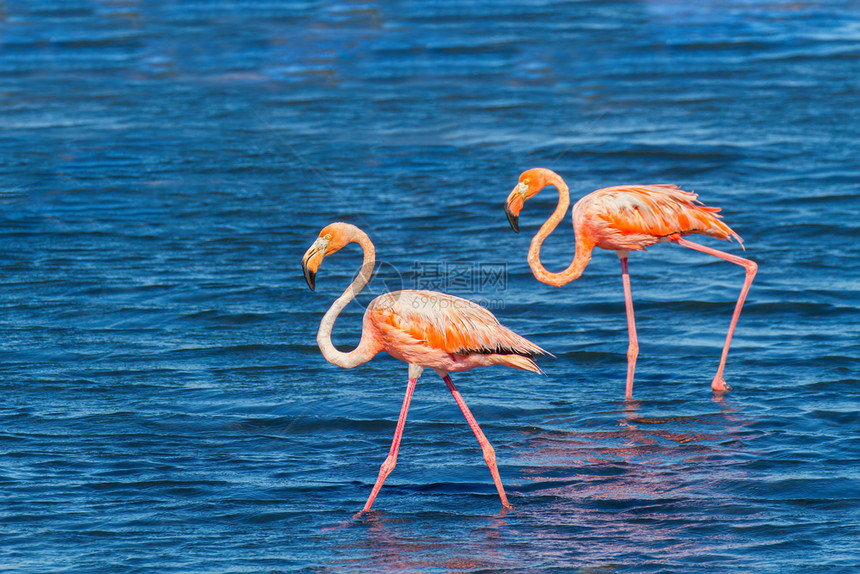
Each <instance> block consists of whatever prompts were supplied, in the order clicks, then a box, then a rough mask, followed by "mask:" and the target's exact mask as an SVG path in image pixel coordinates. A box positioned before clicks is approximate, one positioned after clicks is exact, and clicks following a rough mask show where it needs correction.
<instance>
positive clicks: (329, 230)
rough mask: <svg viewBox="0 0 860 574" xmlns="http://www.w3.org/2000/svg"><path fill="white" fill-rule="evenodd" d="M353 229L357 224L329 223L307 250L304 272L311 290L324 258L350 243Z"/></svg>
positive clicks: (304, 258) (303, 258)
mask: <svg viewBox="0 0 860 574" xmlns="http://www.w3.org/2000/svg"><path fill="white" fill-rule="evenodd" d="M353 229H355V226H353V225H350V224H348V223H332V224H331V225H327V226H326V227H324V228H323V230H322V231H320V234H319V237H317V239H316V241H314V243H313V245H311V246H310V248H308V250H307V251H306V252H305V256H304V257H302V272H303V273H304V274H305V281H307V282H308V287H310V288H311V291H313V290H314V288H315V287H316V276H317V270H319V267H320V264H321V263H322V260H323V259H325V258H326V257H328V256H329V255H331V254H332V253H335V252H336V251H339V250H340V249H342V248H343V246H344V245H346V244H347V243H349V242H350V240H351V238H352V233H351V231H352V230H353Z"/></svg>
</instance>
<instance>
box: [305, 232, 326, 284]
mask: <svg viewBox="0 0 860 574" xmlns="http://www.w3.org/2000/svg"><path fill="white" fill-rule="evenodd" d="M323 257H325V245H324V244H323V243H322V241H321V240H320V239H317V240H316V242H314V244H313V245H311V247H310V249H308V250H307V251H306V252H305V256H304V257H302V273H304V274H305V281H307V282H308V287H310V288H311V291H313V290H314V289H315V288H316V278H317V270H318V269H319V267H320V263H322V260H323Z"/></svg>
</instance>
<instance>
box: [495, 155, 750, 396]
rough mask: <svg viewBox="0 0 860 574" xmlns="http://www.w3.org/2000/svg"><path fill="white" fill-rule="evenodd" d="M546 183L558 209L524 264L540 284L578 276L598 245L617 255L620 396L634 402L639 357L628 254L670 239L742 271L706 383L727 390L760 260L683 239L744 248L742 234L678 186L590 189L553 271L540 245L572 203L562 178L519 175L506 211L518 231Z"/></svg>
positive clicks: (533, 172)
mask: <svg viewBox="0 0 860 574" xmlns="http://www.w3.org/2000/svg"><path fill="white" fill-rule="evenodd" d="M548 185H552V186H554V187H555V188H556V189H557V190H558V196H559V198H558V206H556V208H555V211H554V212H553V213H552V215H551V216H550V218H549V219H548V220H547V221H546V223H544V224H543V226H541V228H540V230H539V231H538V232H537V235H535V236H534V238H533V239H532V242H531V247H529V255H528V262H529V267H531V269H532V272H533V273H534V276H535V277H536V278H537V280H538V281H541V282H543V283H546V284H548V285H554V286H556V287H561V286H562V285H566V284H568V283H570V282H571V281H574V280H575V279H578V278H579V276H580V275H582V272H583V271H584V270H585V266H586V265H588V262H589V261H590V260H591V252H592V250H593V249H594V248H595V247H600V248H601V249H608V250H613V251H615V252H616V253H617V254H618V257H619V259H620V260H621V281H622V283H623V287H624V299H625V304H626V307H627V331H628V336H629V339H630V344H629V346H628V348H627V386H626V393H625V398H626V400H628V401H630V400H632V399H633V372H634V370H635V368H636V357H637V356H638V354H639V343H638V341H637V339H636V321H635V319H634V316H633V298H632V295H631V291H630V275H629V273H628V268H627V257H628V255H629V253H630V252H631V251H644V250H645V248H646V247H648V246H650V245H654V244H655V243H659V242H671V243H675V244H677V245H681V246H683V247H687V248H688V249H694V250H696V251H701V252H702V253H708V254H710V255H713V256H715V257H719V258H720V259H725V260H726V261H730V262H731V263H734V264H736V265H740V266H742V267H743V268H744V269H745V270H746V278H745V279H744V285H743V288H742V289H741V294H740V297H738V302H737V305H736V306H735V311H734V315H733V316H732V322H731V325H730V326H729V332H728V335H727V336H726V343H725V346H724V347H723V355H722V358H721V359H720V366H719V368H718V369H717V374H716V376H714V379H713V381H712V382H711V389H713V391H714V392H716V393H718V394H721V393H724V392H726V391H729V390H731V387H729V385H727V384H726V381H725V380H724V378H723V371H724V369H725V366H726V357H727V356H728V354H729V345H730V344H731V342H732V335H733V334H734V331H735V325H737V322H738V317H739V316H740V314H741V308H742V307H743V305H744V300H745V299H746V296H747V292H748V291H749V288H750V285H751V284H752V281H753V278H754V277H755V274H756V270H757V269H758V265H757V264H756V263H755V262H754V261H751V260H749V259H744V258H742V257H737V256H735V255H731V254H729V253H725V252H723V251H718V250H716V249H711V248H710V247H706V246H704V245H700V244H698V243H694V242H692V241H687V240H686V239H683V236H684V235H690V234H694V233H695V234H699V235H707V236H709V237H716V238H717V239H723V240H731V239H735V240H737V242H738V243H740V244H741V247H743V241H742V240H741V238H740V236H739V235H738V234H737V233H735V232H734V231H733V230H732V229H731V228H730V227H729V226H728V225H726V224H725V223H723V222H722V221H721V218H720V216H719V215H717V212H719V211H720V209H719V208H718V207H708V206H706V205H703V204H701V202H699V201H697V200H696V198H697V197H698V196H697V195H696V194H695V193H692V192H689V191H684V190H682V189H680V188H678V187H677V186H675V185H666V184H660V185H622V186H617V187H607V188H605V189H599V190H597V191H594V192H592V193H589V194H588V195H586V196H585V197H583V198H582V199H580V200H579V201H578V202H576V205H574V206H573V230H574V233H575V237H576V251H575V254H574V257H573V261H572V262H571V263H570V265H569V266H568V268H567V269H565V270H564V271H562V272H560V273H551V272H549V271H547V270H546V268H544V266H543V264H541V261H540V248H541V245H542V244H543V242H544V240H545V239H546V238H547V237H548V236H549V234H550V233H552V232H553V230H554V229H555V228H556V227H557V226H558V224H559V223H560V222H561V220H562V219H564V214H565V212H566V211H567V207H568V206H569V205H570V193H569V191H568V187H567V184H565V182H564V180H563V179H562V178H561V176H559V175H558V174H557V173H555V172H554V171H552V170H549V169H544V168H534V169H530V170H527V171H524V172H523V173H522V174H521V175H520V179H519V183H518V184H517V186H516V187H515V188H514V190H513V191H512V192H511V193H510V195H508V199H507V201H506V202H505V213H506V214H507V216H508V221H509V222H510V224H511V227H512V228H513V230H514V231H515V232H517V233H519V214H520V210H521V209H522V207H523V204H524V203H525V202H526V201H527V200H528V199H530V198H532V197H534V196H535V195H537V193H538V192H539V191H541V190H542V189H543V188H544V187H546V186H548Z"/></svg>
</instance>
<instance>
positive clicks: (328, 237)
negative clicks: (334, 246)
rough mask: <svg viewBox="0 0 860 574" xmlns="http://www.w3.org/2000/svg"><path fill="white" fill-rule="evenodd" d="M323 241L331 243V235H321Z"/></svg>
mask: <svg viewBox="0 0 860 574" xmlns="http://www.w3.org/2000/svg"><path fill="white" fill-rule="evenodd" d="M323 239H325V240H326V241H331V233H326V234H325V235H323Z"/></svg>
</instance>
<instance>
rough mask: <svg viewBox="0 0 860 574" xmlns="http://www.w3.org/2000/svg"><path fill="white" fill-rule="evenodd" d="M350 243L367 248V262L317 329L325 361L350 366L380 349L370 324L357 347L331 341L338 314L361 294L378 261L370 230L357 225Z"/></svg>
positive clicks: (365, 360)
mask: <svg viewBox="0 0 860 574" xmlns="http://www.w3.org/2000/svg"><path fill="white" fill-rule="evenodd" d="M347 243H358V244H359V245H361V248H362V249H363V250H364V262H363V263H362V265H361V271H359V273H358V277H356V278H355V280H354V281H353V282H352V283H350V284H349V287H347V288H346V291H344V292H343V295H341V296H340V297H338V298H337V299H336V300H335V302H334V303H332V305H331V307H330V308H329V310H328V311H326V314H325V315H324V316H323V318H322V321H321V322H320V328H319V331H318V332H317V344H318V345H319V347H320V351H322V354H323V357H325V359H326V361H328V362H329V363H332V364H334V365H337V366H339V367H344V368H346V369H351V368H352V367H355V366H358V365H360V364H362V363H366V362H367V361H369V360H370V359H372V358H373V356H374V355H376V353H378V352H379V349H378V348H377V344H376V340H375V339H374V337H373V335H372V334H371V333H370V332H369V331H368V329H367V325H366V324H365V325H363V328H362V331H361V342H359V344H358V347H356V348H355V349H353V350H352V351H350V352H349V353H343V352H341V351H338V350H337V349H336V348H335V346H334V344H332V342H331V332H332V329H333V328H334V322H335V320H336V319H337V317H338V315H340V312H341V311H343V309H344V307H346V306H347V305H348V304H349V302H350V301H352V300H353V299H355V297H356V295H358V294H359V293H360V292H361V290H362V289H364V286H365V285H367V283H368V282H369V281H370V277H371V275H372V274H373V266H374V265H375V264H376V250H375V249H374V247H373V243H371V241H370V238H369V237H368V236H367V234H365V233H364V232H363V231H361V230H360V229H357V228H356V230H355V231H354V232H353V233H352V236H351V237H350V238H349V241H348V242H347Z"/></svg>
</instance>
